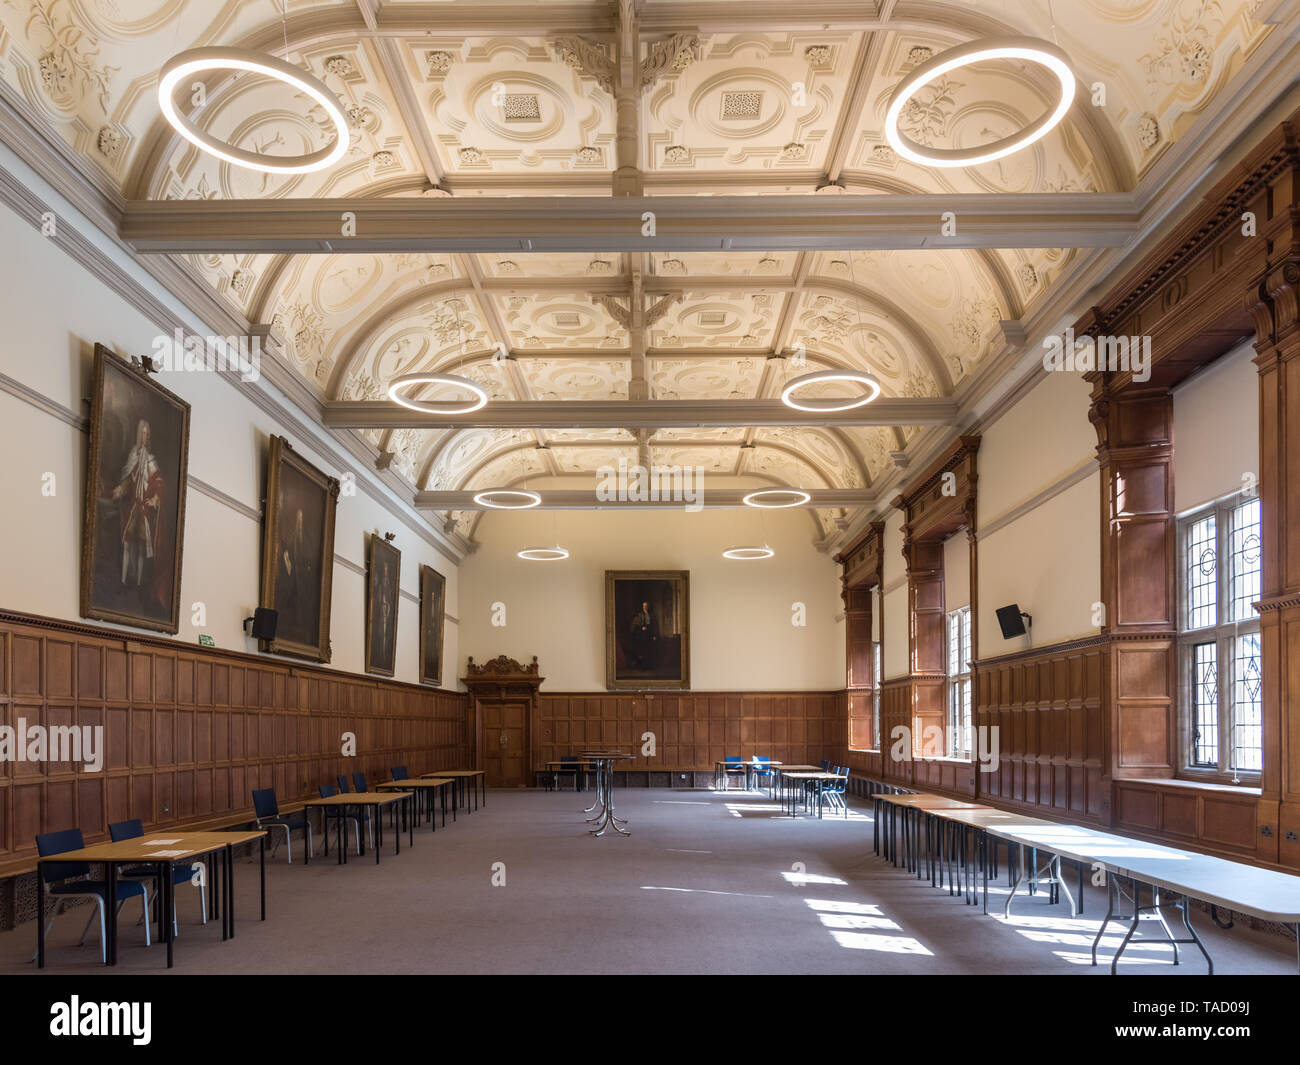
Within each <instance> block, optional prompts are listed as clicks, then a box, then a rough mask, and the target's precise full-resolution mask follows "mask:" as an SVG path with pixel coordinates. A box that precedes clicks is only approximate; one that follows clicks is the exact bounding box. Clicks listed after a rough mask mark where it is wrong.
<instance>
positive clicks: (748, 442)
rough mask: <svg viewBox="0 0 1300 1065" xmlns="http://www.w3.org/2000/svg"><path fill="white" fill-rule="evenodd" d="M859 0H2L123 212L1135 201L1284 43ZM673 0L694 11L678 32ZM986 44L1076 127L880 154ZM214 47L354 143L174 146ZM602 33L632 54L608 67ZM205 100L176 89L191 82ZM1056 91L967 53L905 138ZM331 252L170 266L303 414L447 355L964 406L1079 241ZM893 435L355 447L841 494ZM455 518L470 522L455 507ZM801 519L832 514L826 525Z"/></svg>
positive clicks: (1121, 8) (5, 89)
mask: <svg viewBox="0 0 1300 1065" xmlns="http://www.w3.org/2000/svg"><path fill="white" fill-rule="evenodd" d="M881 6H882V7H883V9H884V10H885V11H886V12H887V13H888V14H887V18H886V21H885V22H884V24H881V23H880V20H879V19H878V17H877V5H873V4H870V3H864V4H863V5H862V11H861V13H860V18H857V19H856V20H848V21H847V22H846V20H845V19H844V18H843V17H842V11H843V9H842V6H840V7H839V8H837V10H838V11H839V12H840V16H838V17H836V18H830V17H828V18H826V19H825V20H822V21H819V20H818V18H817V17H816V16H817V9H818V5H817V3H816V2H815V0H814V2H812V3H810V4H805V5H802V6H798V5H791V6H790V11H789V17H788V23H789V24H788V25H785V26H783V25H782V23H783V21H786V20H783V18H782V17H780V16H773V15H772V13H771V10H772V9H771V7H770V6H767V5H764V6H763V7H762V8H761V10H760V9H758V7H757V5H753V4H750V3H748V2H747V0H734V2H733V3H730V4H722V3H719V2H718V0H710V2H707V3H706V2H704V0H701V2H700V3H699V4H698V5H694V4H692V5H686V4H682V3H680V2H678V3H672V4H668V3H666V2H665V0H643V2H640V3H637V4H635V5H632V4H628V3H616V2H607V0H528V2H524V0H520V2H518V3H513V4H512V3H505V2H496V0H492V2H483V3H479V2H473V3H471V2H470V0H441V2H429V0H284V3H283V6H282V4H281V0H203V2H198V0H3V2H0V96H3V97H5V99H6V100H7V101H9V102H12V103H13V104H14V106H15V107H18V108H19V109H20V112H21V114H22V115H24V116H30V120H31V121H33V122H35V123H37V124H39V125H40V128H41V129H42V131H43V135H45V136H46V137H47V139H48V140H49V141H50V142H51V143H52V144H59V145H60V146H61V148H64V149H66V148H67V147H70V148H71V150H72V155H73V157H74V158H75V159H77V160H78V164H79V165H80V166H82V167H83V168H84V170H85V171H86V173H87V174H89V175H92V176H93V180H94V181H95V183H96V184H97V185H99V186H100V187H102V188H103V189H104V190H105V196H106V198H110V199H111V198H114V197H116V198H118V199H121V198H123V197H125V198H139V199H172V200H181V201H192V202H195V203H199V202H202V201H212V200H224V199H232V198H238V199H275V198H306V197H343V196H349V197H363V196H372V197H419V196H433V197H453V198H455V197H513V196H521V195H522V196H549V195H584V196H611V195H615V194H619V195H622V194H627V195H640V194H645V195H647V196H651V197H655V196H662V195H667V194H674V195H693V196H710V195H717V194H728V195H753V196H761V195H766V194H773V193H785V192H793V193H804V194H808V195H813V194H818V193H820V194H821V195H840V196H868V195H869V196H890V195H898V194H910V193H922V194H936V193H938V194H944V193H1008V194H1014V195H1018V196H1037V197H1042V196H1051V195H1053V194H1058V193H1065V192H1073V193H1090V192H1098V193H1101V192H1130V191H1133V190H1135V189H1141V188H1142V187H1143V186H1142V183H1143V181H1144V179H1145V178H1148V175H1151V174H1152V171H1153V168H1154V167H1155V165H1156V163H1157V162H1158V161H1159V160H1161V159H1162V158H1163V157H1164V156H1165V154H1166V153H1167V152H1169V151H1170V150H1171V149H1172V148H1173V146H1175V145H1177V144H1178V143H1179V141H1180V140H1182V139H1183V138H1184V137H1186V136H1188V133H1189V131H1190V130H1191V129H1192V127H1193V124H1194V123H1195V122H1196V121H1197V119H1198V117H1201V116H1204V115H1205V114H1206V112H1207V110H1208V109H1211V107H1212V105H1214V106H1219V107H1221V106H1223V102H1224V101H1226V100H1231V99H1234V98H1235V96H1234V94H1237V93H1238V92H1239V90H1240V88H1241V83H1242V79H1243V78H1245V77H1246V76H1247V75H1248V74H1249V72H1250V69H1251V68H1250V63H1251V60H1252V57H1253V56H1255V55H1256V53H1257V52H1258V51H1259V50H1260V48H1261V45H1262V44H1263V43H1264V42H1266V41H1268V39H1269V34H1270V32H1271V31H1272V27H1270V26H1268V25H1266V24H1264V23H1263V22H1262V21H1261V18H1262V15H1261V11H1262V10H1263V9H1262V7H1261V0H1076V2H1074V3H1069V2H1062V0H1055V2H1049V0H1017V2H1015V3H1012V2H1010V0H1008V2H1005V3H1004V2H1000V0H994V2H991V3H981V4H972V3H969V2H966V0H946V2H943V0H937V2H920V0H898V2H897V3H896V4H884V5H881ZM633 10H635V12H636V17H635V20H633V21H629V20H628V19H627V13H628V12H629V11H633ZM696 10H698V11H699V12H701V15H700V18H701V20H702V21H703V22H704V23H705V24H702V25H696V24H692V22H691V21H690V20H691V18H692V14H693V12H694V11H696ZM705 15H707V18H705ZM720 27H725V30H723V29H720ZM1005 33H1014V34H1024V35H1030V36H1036V37H1040V38H1044V39H1048V40H1054V41H1056V42H1057V43H1058V44H1059V46H1060V47H1061V48H1062V49H1063V50H1064V51H1065V52H1066V53H1067V55H1068V56H1069V57H1070V61H1071V64H1072V66H1073V68H1074V71H1075V73H1076V75H1077V77H1078V81H1079V96H1078V99H1077V100H1076V103H1075V105H1074V107H1073V109H1072V111H1071V113H1070V114H1069V116H1068V117H1067V119H1066V121H1065V122H1063V123H1062V124H1061V125H1060V126H1059V127H1058V128H1057V129H1056V130H1054V131H1053V132H1052V133H1051V134H1049V135H1048V136H1047V137H1046V138H1044V139H1043V140H1041V141H1039V142H1038V143H1037V144H1035V145H1033V146H1032V147H1031V148H1029V149H1027V150H1025V151H1022V152H1019V153H1016V154H1014V155H1012V156H1010V157H1008V158H1005V159H1003V160H999V161H997V162H994V163H989V164H985V165H981V166H977V167H971V168H956V169H945V168H931V167H922V166H917V165H915V164H913V163H910V162H907V161H906V160H901V159H899V158H898V157H897V156H896V155H895V154H894V152H893V150H892V149H891V148H890V147H889V146H888V144H887V143H886V140H885V137H884V133H883V120H884V115H885V111H886V107H887V104H888V100H889V98H890V95H891V93H892V92H893V90H894V88H895V86H896V85H897V84H898V82H899V80H900V79H901V78H902V77H903V76H904V75H905V74H906V73H907V72H908V71H909V70H911V69H912V68H913V67H915V66H916V65H917V64H919V63H923V62H925V61H926V60H927V59H929V58H931V57H932V56H934V55H936V54H938V53H939V52H941V51H943V50H944V49H947V48H949V47H952V46H954V45H957V44H961V43H964V42H967V41H971V40H974V39H977V38H981V37H987V36H990V35H996V34H1005ZM205 45H227V46H235V47H245V48H251V49H254V50H257V51H261V52H265V53H270V54H273V55H276V56H280V57H282V58H284V59H286V60H287V61H288V62H290V63H292V64H294V65H297V66H299V67H301V68H302V69H304V70H307V71H309V72H310V73H311V74H313V75H314V76H315V77H317V78H319V79H320V80H321V81H323V82H324V84H325V85H326V86H327V87H328V89H329V90H330V92H332V93H333V94H334V95H335V96H336V97H337V98H338V100H339V101H340V103H341V104H342V106H343V110H344V114H345V116H346V120H347V124H348V145H347V154H346V155H345V156H344V158H343V160H342V161H341V162H339V163H338V164H337V165H335V166H333V167H331V168H329V169H327V170H324V171H321V172H317V173H312V174H306V175H268V174H262V173H258V172H255V171H251V170H245V169H240V168H238V167H232V166H230V165H229V164H226V163H224V162H221V161H219V160H217V159H215V158H213V157H211V156H209V155H207V154H205V153H203V152H200V151H198V150H197V149H195V148H194V147H193V146H192V145H190V144H189V143H188V142H187V141H185V140H183V139H182V138H180V137H179V136H178V135H176V134H175V133H174V132H173V131H172V129H171V127H170V126H168V125H167V124H166V123H165V122H164V121H163V119H162V118H161V116H160V114H159V107H158V102H157V99H156V91H157V80H158V72H159V70H160V68H161V67H162V66H163V64H164V63H165V62H166V61H167V60H168V59H169V58H170V57H171V56H173V55H175V54H177V53H179V52H181V51H184V50H186V49H189V48H193V47H199V46H205ZM1265 51H1266V50H1265ZM623 54H627V55H633V56H635V57H636V58H637V60H638V62H637V63H636V64H635V65H634V66H632V67H631V68H630V69H629V68H626V67H625V68H624V69H622V70H620V65H619V64H620V55H623ZM625 75H626V76H625ZM194 91H196V89H195V86H186V87H183V89H182V94H181V98H180V102H181V103H182V104H183V103H185V100H184V96H185V94H186V93H187V92H189V93H192V92H194ZM201 95H202V96H203V98H204V99H203V103H202V105H201V106H198V107H194V108H191V110H192V111H193V113H194V114H195V118H196V121H197V122H198V123H199V124H200V125H201V126H202V127H203V128H204V129H206V130H207V131H208V132H210V133H212V134H213V135H215V136H218V137H221V138H223V139H227V140H229V141H230V142H231V143H233V144H236V145H238V146H240V147H243V148H246V149H252V150H258V151H264V152H268V153H273V154H290V153H299V152H309V151H313V150H316V149H319V148H321V147H323V146H324V145H325V143H326V139H327V137H328V135H329V127H328V123H327V121H326V116H325V115H324V113H323V112H322V111H321V110H320V109H319V108H318V107H314V106H312V104H311V101H310V100H308V99H306V98H305V97H302V96H300V95H298V94H297V93H295V92H294V91H293V90H291V89H289V88H287V87H285V86H284V85H282V84H279V83H276V82H273V81H270V80H269V79H267V78H264V77H260V76H255V75H251V74H244V75H240V76H219V75H213V76H211V77H209V78H207V79H205V80H204V81H203V83H202V86H201ZM193 100H194V98H193V97H191V103H192V102H193ZM1051 102H1052V93H1051V86H1050V85H1049V84H1048V83H1047V82H1046V81H1045V79H1044V76H1043V72H1042V71H1041V70H1039V69H1037V68H1035V67H1033V66H1031V65H1024V64H1019V63H1012V62H1001V63H986V64H981V65H979V66H978V67H967V68H962V69H959V70H956V71H953V72H952V73H951V74H949V75H948V76H946V77H945V78H943V79H941V80H940V81H937V82H935V83H933V84H932V85H930V86H928V87H927V88H925V89H923V90H922V91H921V92H919V93H918V95H917V96H916V98H915V99H914V101H913V102H912V103H911V104H910V105H909V106H908V107H907V108H906V109H905V110H904V113H903V116H902V122H901V124H902V128H903V129H904V131H905V132H906V133H907V134H908V135H909V136H911V137H912V138H914V139H915V140H917V141H920V142H922V143H924V144H928V145H931V146H935V147H964V146H969V145H972V144H977V143H983V142H986V141H988V140H990V139H992V138H995V137H1001V136H1004V135H1007V134H1009V133H1011V132H1013V131H1015V130H1016V129H1019V128H1021V127H1023V126H1024V125H1026V124H1027V123H1029V122H1032V121H1033V120H1034V119H1035V118H1036V117H1037V116H1038V115H1040V114H1041V113H1042V112H1043V111H1044V110H1046V109H1048V108H1049V107H1050V105H1051ZM1207 121H1208V119H1207ZM1148 180H1150V179H1148ZM360 224H362V225H364V219H362V220H360ZM633 224H635V220H633ZM937 224H938V220H937V219H936V225H937ZM957 224H958V225H959V226H960V219H958V222H957ZM742 235H744V236H748V237H750V238H752V237H753V234H742ZM774 243H779V242H778V241H774ZM1044 243H1045V244H1050V243H1051V241H1050V240H1045V241H1044ZM750 246H751V247H752V246H753V245H752V243H751V245H750ZM323 252H324V253H322V254H316V255H261V254H259V255H242V256H234V255H193V256H190V257H189V258H188V259H186V266H187V267H188V269H189V270H190V271H192V273H193V274H195V275H196V276H197V277H199V278H200V279H202V280H203V281H204V282H206V283H207V284H209V285H210V286H211V287H212V289H213V290H214V291H215V292H216V293H217V295H218V297H219V298H220V299H222V300H224V301H226V302H227V303H228V304H230V305H231V306H232V307H233V308H236V309H237V310H238V311H239V313H240V314H242V315H243V316H244V317H246V318H247V319H248V321H249V322H250V323H253V324H255V325H262V326H269V327H270V328H271V330H272V335H273V340H274V341H275V343H274V344H273V351H272V354H271V357H272V358H275V359H278V360H280V362H282V363H283V365H284V367H286V368H287V369H289V370H292V372H293V373H295V374H297V375H298V380H300V381H301V382H302V384H303V386H305V389H306V392H307V394H308V395H309V396H313V397H315V399H316V400H317V401H321V402H324V401H329V400H336V399H346V400H377V399H382V398H383V397H384V396H385V394H386V389H387V386H388V383H389V382H390V381H391V380H392V379H393V378H394V377H396V376H398V375H401V374H404V373H410V372H412V371H415V370H428V371H441V372H449V373H456V374H462V375H464V376H465V377H468V378H470V379H472V380H474V381H476V382H478V383H480V384H481V385H482V386H483V387H484V388H485V389H486V390H487V391H488V393H489V395H490V397H491V398H492V399H493V400H498V401H525V402H526V401H530V400H564V399H572V400H610V399H614V400H619V399H629V398H642V397H649V398H653V399H656V400H661V401H672V400H702V399H709V400H723V401H726V400H731V399H745V400H751V399H755V398H767V399H771V398H774V397H776V396H779V395H780V392H781V389H782V387H783V386H784V384H785V383H786V382H788V381H789V380H790V379H791V378H792V377H793V376H795V375H797V374H800V373H804V372H807V371H809V370H816V369H824V368H830V367H854V368H860V369H864V370H867V371H869V372H871V373H872V374H874V375H875V376H876V377H877V378H878V379H879V380H880V382H881V385H882V388H883V391H884V394H885V395H887V396H891V397H895V396H898V397H948V396H960V395H962V394H963V390H964V389H970V388H973V387H975V386H976V385H977V384H978V379H979V377H980V375H981V374H986V373H988V372H990V371H989V369H988V368H989V367H990V366H991V365H992V366H996V365H997V364H998V362H997V357H998V356H999V355H1000V354H1002V353H1004V351H1005V350H1006V348H1007V346H1008V337H1009V336H1010V337H1013V336H1015V335H1016V333H1017V330H1018V327H1019V323H1021V322H1022V321H1025V320H1026V319H1027V318H1028V317H1030V316H1031V315H1032V314H1033V313H1034V312H1035V310H1036V309H1038V308H1041V307H1042V306H1043V305H1044V303H1045V301H1046V299H1047V297H1048V294H1049V293H1051V292H1052V291H1054V290H1055V289H1056V288H1057V286H1058V285H1059V284H1061V283H1062V282H1063V281H1065V280H1067V279H1069V278H1070V277H1071V276H1072V272H1073V271H1077V269H1078V268H1079V264H1080V262H1081V261H1082V259H1083V257H1084V256H1085V254H1086V253H1084V252H1079V251H1076V250H1073V249H1058V248H1051V247H1044V248H1040V249H1029V250H996V249H993V250H979V251H946V250H939V249H921V250H915V249H913V250H904V251H868V252H855V253H852V254H850V253H845V252H833V251H822V250H818V251H802V252H801V251H795V250H789V249H786V250H777V251H772V252H756V251H748V250H747V251H744V252H732V251H729V250H721V249H720V250H717V251H709V252H677V253H672V252H659V251H651V252H631V251H629V252H620V253H615V252H603V253H588V252H582V251H580V250H573V251H565V252H562V253H559V254H549V255H539V254H529V253H528V251H527V250H526V248H525V247H524V246H523V245H521V247H520V248H519V249H518V250H510V251H502V252H500V253H493V254H476V255H441V254H439V255H430V254H400V255H396V254H375V255H344V254H337V253H335V252H334V251H333V250H332V249H331V248H326V249H323ZM842 392H843V390H842V389H841V390H840V392H836V389H835V386H827V387H825V388H823V389H822V390H820V392H818V391H814V392H813V393H811V394H813V395H819V394H820V395H823V396H831V395H837V394H842ZM430 394H437V393H430ZM916 432H917V429H916V427H913V426H897V427H891V428H842V429H834V430H823V429H809V428H780V429H761V430H756V429H751V428H744V427H738V428H730V429H673V430H654V429H644V428H643V429H641V430H639V433H632V432H629V431H626V430H620V429H602V430H590V431H588V430H582V429H564V430H551V431H547V432H542V431H541V430H537V431H528V430H522V431H510V430H479V429H474V430H449V429H438V430H433V429H402V430H398V431H379V430H368V431H363V432H362V434H361V435H362V437H363V438H364V439H365V440H366V441H367V442H368V443H369V444H370V445H371V446H372V447H373V448H374V450H375V453H376V455H377V459H376V461H377V463H379V464H382V465H386V467H387V468H388V469H390V470H392V471H393V472H395V473H396V474H397V475H398V476H399V477H401V478H402V479H404V480H405V481H407V482H409V483H410V484H411V485H413V486H416V487H420V488H427V489H431V490H452V489H464V488H481V487H497V486H504V485H508V484H516V483H519V482H521V481H523V480H525V479H534V478H537V477H548V478H572V479H574V483H575V484H576V483H577V479H579V478H581V479H582V481H583V482H584V483H590V481H591V478H592V476H593V474H594V471H595V470H597V469H598V468H599V467H600V466H602V465H606V464H610V463H611V462H616V461H617V460H618V459H619V458H627V459H628V460H629V461H635V460H644V458H645V457H646V456H647V455H648V456H649V457H650V458H651V459H652V460H653V461H655V462H662V463H664V464H669V465H691V466H697V465H698V466H702V467H704V468H705V469H706V470H708V471H710V472H711V473H713V474H715V475H722V474H724V473H725V474H727V475H729V476H731V475H735V476H740V477H742V478H744V479H745V480H746V483H762V484H770V483H788V484H796V485H805V486H820V487H838V488H862V487H867V486H870V485H871V484H872V483H873V482H874V481H876V480H878V479H879V478H881V477H882V476H885V475H887V474H888V473H889V472H890V471H891V470H893V469H894V468H895V463H896V459H898V453H899V452H901V451H902V450H903V449H904V448H905V447H906V445H907V443H908V442H909V441H910V440H912V439H913V438H914V436H915V434H916ZM899 461H901V459H899ZM447 517H448V520H449V521H451V522H452V523H453V524H454V526H455V528H456V529H458V530H460V531H461V532H464V533H468V532H469V531H471V530H472V527H473V524H474V522H475V521H476V520H477V518H476V517H475V515H474V514H470V513H454V514H451V515H448V516H447ZM814 517H815V521H816V522H817V524H818V528H819V529H820V530H821V533H820V535H830V534H831V533H832V532H833V531H834V529H835V528H836V527H837V523H841V522H843V521H845V520H846V518H847V517H848V516H847V515H845V514H843V513H840V512H834V511H818V512H816V514H815V516H814Z"/></svg>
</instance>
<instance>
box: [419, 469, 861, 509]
mask: <svg viewBox="0 0 1300 1065" xmlns="http://www.w3.org/2000/svg"><path fill="white" fill-rule="evenodd" d="M705 478H707V474H706V475H705ZM592 479H593V480H594V479H595V475H594V474H593V475H592ZM648 490H649V489H648V488H647V491H648ZM671 490H672V487H671V486H669V487H668V488H666V489H665V488H663V487H661V489H660V491H661V492H670V491H671ZM696 490H697V491H698V493H699V494H698V496H697V497H696V500H697V502H698V504H699V506H700V507H701V508H702V509H704V510H734V509H737V508H740V507H744V506H745V503H744V497H745V496H747V495H748V494H749V493H750V492H754V491H758V490H759V489H755V488H708V487H706V480H705V479H701V480H700V481H699V482H698V484H697V485H696ZM534 491H536V492H537V494H538V495H540V496H541V497H542V503H541V506H538V507H532V508H530V509H532V510H682V509H683V508H684V507H685V506H686V504H687V502H688V501H687V500H684V499H682V498H678V499H672V498H667V499H654V500H650V499H647V500H605V499H599V498H597V496H596V491H595V489H585V490H581V489H579V490H575V489H561V490H558V491H555V490H548V489H545V488H539V489H534ZM802 491H806V492H807V493H808V494H809V495H810V496H812V501H811V502H809V503H805V504H803V505H802V508H794V507H792V508H790V509H792V510H794V509H804V510H833V509H841V508H843V509H847V510H852V509H853V508H855V507H865V506H869V505H870V504H871V503H873V502H875V497H874V495H873V494H872V493H871V492H868V491H864V490H862V489H858V488H853V489H849V488H805V489H802ZM475 494H476V493H475V492H416V493H415V505H416V508H417V509H419V510H491V509H492V508H491V507H485V506H483V505H482V504H479V503H475V502H474V496H475Z"/></svg>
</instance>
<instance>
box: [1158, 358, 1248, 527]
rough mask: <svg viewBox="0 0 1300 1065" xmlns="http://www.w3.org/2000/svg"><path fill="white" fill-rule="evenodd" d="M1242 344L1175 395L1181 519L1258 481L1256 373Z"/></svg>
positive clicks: (1176, 495)
mask: <svg viewBox="0 0 1300 1065" xmlns="http://www.w3.org/2000/svg"><path fill="white" fill-rule="evenodd" d="M1254 357H1255V342H1254V341H1253V340H1250V341H1247V342H1246V343H1244V344H1242V345H1241V346H1240V347H1238V348H1236V349H1235V350H1234V351H1232V352H1230V353H1229V354H1227V355H1225V356H1223V358H1221V359H1218V360H1216V361H1215V362H1212V363H1211V364H1210V365H1209V366H1208V367H1206V368H1205V369H1204V370H1202V371H1201V372H1200V373H1198V374H1196V375H1195V376H1194V377H1191V378H1189V379H1188V380H1186V381H1184V382H1183V383H1182V384H1181V385H1179V386H1178V387H1177V388H1176V389H1174V448H1175V451H1174V509H1175V510H1176V511H1177V512H1178V513H1180V514H1182V513H1184V512H1186V511H1188V510H1194V509H1195V508H1196V507H1199V506H1200V505H1201V504H1203V503H1209V502H1211V501H1213V500H1215V499H1219V498H1220V497H1222V496H1225V495H1228V494H1229V493H1230V492H1235V491H1239V490H1240V489H1241V488H1242V487H1243V476H1244V475H1245V474H1253V475H1254V477H1255V478H1256V480H1258V478H1259V372H1258V370H1257V368H1256V366H1255V363H1254V362H1253V361H1252V360H1253V359H1254Z"/></svg>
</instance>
